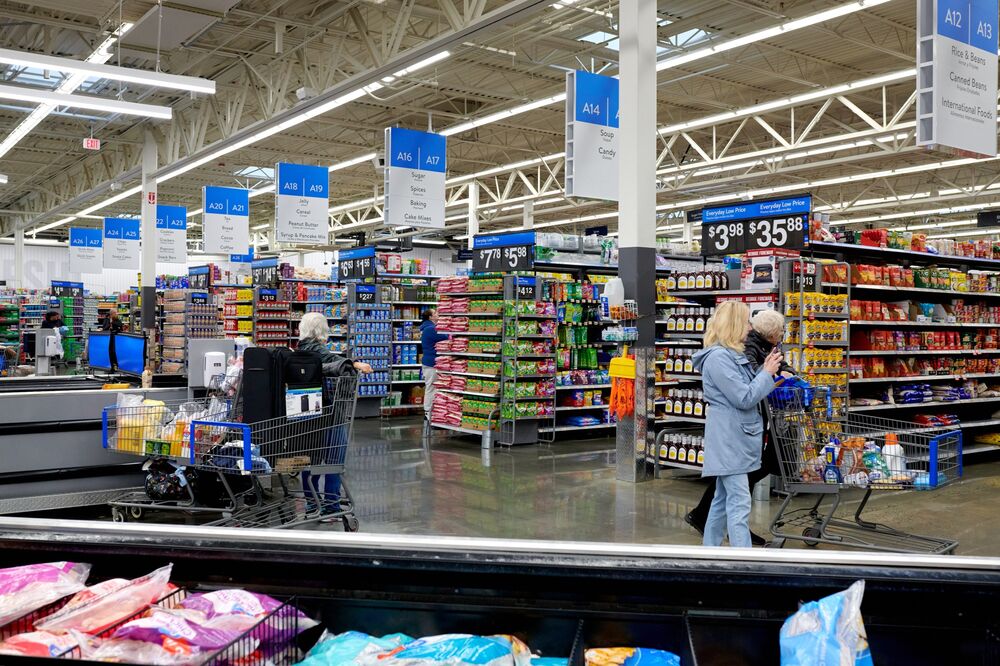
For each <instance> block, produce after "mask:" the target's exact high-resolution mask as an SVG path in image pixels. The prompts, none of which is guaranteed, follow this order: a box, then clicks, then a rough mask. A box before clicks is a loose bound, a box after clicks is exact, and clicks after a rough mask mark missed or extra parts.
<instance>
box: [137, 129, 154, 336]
mask: <svg viewBox="0 0 1000 666" xmlns="http://www.w3.org/2000/svg"><path fill="white" fill-rule="evenodd" d="M156 162H157V149H156V140H155V139H154V138H153V133H152V132H151V131H150V130H148V129H147V130H146V134H145V140H144V141H143V144H142V231H141V234H142V262H141V263H140V266H141V271H142V327H143V328H144V329H146V330H150V329H152V328H154V327H155V326H156V242H157V239H156V176H154V175H153V174H154V173H155V172H156V166H157V164H156ZM149 347H150V349H152V348H153V345H149Z"/></svg>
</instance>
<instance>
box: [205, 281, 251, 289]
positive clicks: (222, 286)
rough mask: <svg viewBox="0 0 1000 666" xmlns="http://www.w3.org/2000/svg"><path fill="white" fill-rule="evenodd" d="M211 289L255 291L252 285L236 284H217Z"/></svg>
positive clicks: (211, 286) (210, 287)
mask: <svg viewBox="0 0 1000 666" xmlns="http://www.w3.org/2000/svg"><path fill="white" fill-rule="evenodd" d="M209 289H253V285H252V284H236V283H235V282H215V283H213V284H211V285H210V286H209Z"/></svg>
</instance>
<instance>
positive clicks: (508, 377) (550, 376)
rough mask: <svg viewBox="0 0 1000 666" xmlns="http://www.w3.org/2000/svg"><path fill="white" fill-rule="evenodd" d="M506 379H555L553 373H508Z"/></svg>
mask: <svg viewBox="0 0 1000 666" xmlns="http://www.w3.org/2000/svg"><path fill="white" fill-rule="evenodd" d="M507 379H510V380H512V381H520V380H522V379H525V380H532V381H534V380H536V379H555V376H554V375H509V376H507Z"/></svg>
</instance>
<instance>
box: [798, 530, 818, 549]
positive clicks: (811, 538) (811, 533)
mask: <svg viewBox="0 0 1000 666" xmlns="http://www.w3.org/2000/svg"><path fill="white" fill-rule="evenodd" d="M802 536H804V537H808V538H806V539H803V540H802V541H803V543H805V544H806V545H807V546H809V547H810V548H814V547H816V545H817V544H819V541H818V539H821V538H822V537H823V532H821V531H820V529H819V528H818V527H807V528H805V529H804V530H802Z"/></svg>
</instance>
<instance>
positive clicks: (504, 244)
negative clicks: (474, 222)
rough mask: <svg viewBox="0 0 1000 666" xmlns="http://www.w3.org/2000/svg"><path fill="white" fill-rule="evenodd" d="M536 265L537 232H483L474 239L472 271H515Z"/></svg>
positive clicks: (525, 269) (526, 269) (528, 268)
mask: <svg viewBox="0 0 1000 666" xmlns="http://www.w3.org/2000/svg"><path fill="white" fill-rule="evenodd" d="M534 266H535V232H534V231H514V232H511V233H508V234H482V235H478V236H474V237H473V239H472V271H473V272H475V273H515V272H518V271H530V270H531V269H532V268H534Z"/></svg>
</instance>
